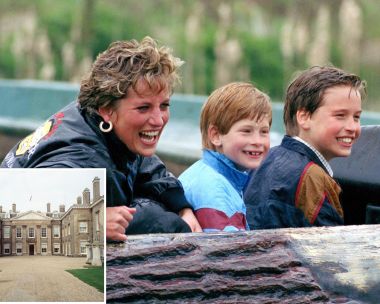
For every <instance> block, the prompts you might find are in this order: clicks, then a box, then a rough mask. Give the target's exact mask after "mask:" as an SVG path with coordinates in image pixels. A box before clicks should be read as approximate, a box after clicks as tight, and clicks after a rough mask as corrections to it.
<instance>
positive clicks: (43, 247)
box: [41, 243, 47, 253]
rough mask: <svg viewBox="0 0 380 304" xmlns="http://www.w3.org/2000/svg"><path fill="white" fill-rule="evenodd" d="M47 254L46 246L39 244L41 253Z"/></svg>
mask: <svg viewBox="0 0 380 304" xmlns="http://www.w3.org/2000/svg"><path fill="white" fill-rule="evenodd" d="M46 252H47V244H44V243H43V244H41V253H46Z"/></svg>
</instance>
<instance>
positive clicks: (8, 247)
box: [4, 244, 11, 254]
mask: <svg viewBox="0 0 380 304" xmlns="http://www.w3.org/2000/svg"><path fill="white" fill-rule="evenodd" d="M10 248H11V247H10V244H4V254H10V253H11V250H10Z"/></svg>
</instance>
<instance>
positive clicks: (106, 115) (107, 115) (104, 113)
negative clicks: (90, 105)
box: [98, 107, 112, 122]
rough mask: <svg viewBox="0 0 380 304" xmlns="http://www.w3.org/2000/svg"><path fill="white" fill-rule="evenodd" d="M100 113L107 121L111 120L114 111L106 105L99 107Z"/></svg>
mask: <svg viewBox="0 0 380 304" xmlns="http://www.w3.org/2000/svg"><path fill="white" fill-rule="evenodd" d="M98 113H99V115H100V116H101V117H102V118H103V120H104V121H105V122H109V121H110V120H111V116H112V111H111V110H110V109H109V108H105V107H102V108H99V109H98Z"/></svg>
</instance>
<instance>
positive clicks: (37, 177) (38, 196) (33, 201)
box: [0, 169, 105, 212]
mask: <svg viewBox="0 0 380 304" xmlns="http://www.w3.org/2000/svg"><path fill="white" fill-rule="evenodd" d="M96 176H97V177H99V178H100V195H104V188H105V169H0V206H2V207H3V211H6V212H8V211H9V210H11V209H12V204H13V203H15V204H16V209H17V211H29V210H34V211H42V212H46V204H47V203H50V205H51V207H50V210H51V211H55V210H58V209H59V205H61V204H64V205H65V206H66V210H67V209H68V208H69V207H70V206H71V205H72V204H74V203H76V199H77V197H78V196H82V192H83V190H84V188H88V189H89V190H90V193H91V200H92V195H93V193H92V180H93V179H94V178H95V177H96Z"/></svg>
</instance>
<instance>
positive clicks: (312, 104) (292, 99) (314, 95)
mask: <svg viewBox="0 0 380 304" xmlns="http://www.w3.org/2000/svg"><path fill="white" fill-rule="evenodd" d="M335 86H350V87H351V88H352V89H354V90H355V91H359V92H360V95H361V99H364V97H365V96H366V83H365V81H363V80H361V79H360V77H359V76H356V75H354V74H350V73H347V72H345V71H343V70H341V69H338V68H336V67H333V66H314V67H311V68H309V69H307V70H305V71H302V72H301V73H300V74H299V75H298V76H297V77H296V78H295V79H294V80H293V81H292V82H291V83H290V85H289V86H288V89H287V90H286V97H285V105H284V123H285V128H286V134H287V135H290V136H296V135H298V132H299V130H298V123H297V117H296V114H297V111H299V110H305V111H307V112H309V113H310V114H312V113H314V111H315V110H317V109H318V108H319V107H320V106H321V105H322V102H323V96H324V93H325V91H326V90H327V89H328V88H331V87H335Z"/></svg>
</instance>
